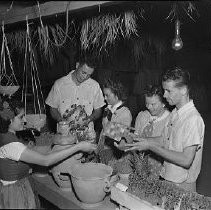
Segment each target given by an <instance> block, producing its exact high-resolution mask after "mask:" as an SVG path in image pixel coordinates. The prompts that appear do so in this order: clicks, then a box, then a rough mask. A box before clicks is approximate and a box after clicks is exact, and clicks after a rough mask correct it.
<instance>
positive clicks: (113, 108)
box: [108, 101, 122, 113]
mask: <svg viewBox="0 0 211 210" xmlns="http://www.w3.org/2000/svg"><path fill="white" fill-rule="evenodd" d="M121 105H122V101H119V102H118V103H117V104H115V105H114V106H113V107H111V105H110V104H109V105H108V109H110V110H111V112H112V113H114V112H115V111H116V110H117V108H118V107H119V106H121Z"/></svg>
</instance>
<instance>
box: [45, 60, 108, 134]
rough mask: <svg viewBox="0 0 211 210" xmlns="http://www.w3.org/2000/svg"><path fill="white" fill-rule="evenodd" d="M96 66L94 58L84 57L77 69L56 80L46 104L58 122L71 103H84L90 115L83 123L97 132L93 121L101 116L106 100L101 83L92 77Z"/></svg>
mask: <svg viewBox="0 0 211 210" xmlns="http://www.w3.org/2000/svg"><path fill="white" fill-rule="evenodd" d="M94 68H95V67H94V65H93V62H92V60H91V59H90V58H89V57H84V58H82V59H81V60H80V61H79V63H77V65H76V70H73V71H71V72H70V73H69V74H68V75H66V76H64V77H62V78H60V79H58V80H56V82H55V83H54V85H53V87H52V89H51V91H50V93H49V95H48V97H47V99H46V104H48V105H49V106H50V113H51V115H52V117H53V118H54V119H55V120H56V121H57V122H59V121H61V120H62V117H63V114H64V113H65V111H66V110H67V109H69V108H70V107H71V105H73V104H76V105H83V106H84V107H85V111H86V113H87V115H88V117H87V118H86V119H84V121H83V123H84V125H88V126H89V130H90V131H91V132H93V133H95V132H94V123H93V121H95V120H96V119H98V118H99V117H100V116H101V112H102V110H101V108H102V107H103V106H104V105H105V102H104V97H103V93H102V91H101V89H100V85H99V84H98V82H97V81H95V80H93V79H91V78H90V76H91V75H92V74H93V72H94Z"/></svg>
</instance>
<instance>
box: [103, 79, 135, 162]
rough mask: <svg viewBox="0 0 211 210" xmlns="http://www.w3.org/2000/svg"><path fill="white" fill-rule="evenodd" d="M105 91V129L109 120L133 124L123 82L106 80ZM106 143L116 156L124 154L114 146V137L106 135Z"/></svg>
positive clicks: (128, 124) (127, 124)
mask: <svg viewBox="0 0 211 210" xmlns="http://www.w3.org/2000/svg"><path fill="white" fill-rule="evenodd" d="M103 93H104V97H105V101H106V102H107V106H106V108H105V110H104V113H103V119H102V126H103V129H104V128H105V127H106V125H107V123H109V122H115V123H119V124H122V125H126V126H131V122H132V115H131V112H130V110H129V108H128V107H127V106H126V105H125V103H126V100H127V94H126V90H125V88H124V86H123V85H122V83H121V82H119V81H116V80H112V79H107V80H105V81H104V84H103ZM103 129H102V132H103ZM102 132H101V134H102ZM104 143H105V146H104V148H107V149H112V151H113V155H114V156H116V157H117V158H119V157H121V156H122V154H123V153H122V152H121V151H119V150H117V149H116V147H115V146H114V140H113V139H111V138H109V137H105V139H104Z"/></svg>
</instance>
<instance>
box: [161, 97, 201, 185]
mask: <svg viewBox="0 0 211 210" xmlns="http://www.w3.org/2000/svg"><path fill="white" fill-rule="evenodd" d="M204 129H205V125H204V121H203V119H202V117H201V115H200V114H199V112H198V111H197V109H196V108H195V106H194V104H193V101H192V100H191V101H190V102H188V103H187V104H185V105H184V106H183V107H181V108H180V109H179V110H177V109H176V108H175V109H174V110H173V111H172V113H171V114H170V120H169V122H168V124H167V126H166V127H165V132H164V141H165V145H166V148H167V149H169V150H173V151H177V152H183V151H184V149H185V148H187V147H190V146H194V145H197V146H198V147H197V151H196V154H195V157H194V160H193V163H192V165H191V166H190V168H189V169H185V168H183V167H180V166H178V165H175V164H173V163H170V162H167V161H165V162H164V170H163V171H162V173H161V176H162V177H163V178H164V179H166V180H168V181H172V182H175V183H183V182H186V183H193V182H195V181H196V179H197V177H198V175H199V173H200V170H201V162H202V149H203V141H204Z"/></svg>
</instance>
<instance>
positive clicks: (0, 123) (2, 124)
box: [0, 99, 24, 133]
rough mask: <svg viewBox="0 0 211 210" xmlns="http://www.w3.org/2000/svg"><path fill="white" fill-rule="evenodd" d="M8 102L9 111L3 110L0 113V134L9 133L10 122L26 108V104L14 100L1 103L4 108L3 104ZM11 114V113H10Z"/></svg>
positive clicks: (4, 100) (5, 100)
mask: <svg viewBox="0 0 211 210" xmlns="http://www.w3.org/2000/svg"><path fill="white" fill-rule="evenodd" d="M4 102H7V103H8V104H9V107H8V109H9V110H4V109H3V110H1V113H0V133H7V132H8V129H9V125H10V120H11V119H12V118H14V117H15V116H17V115H18V114H19V113H20V110H21V109H23V108H24V104H23V103H22V102H21V101H19V100H14V99H3V100H2V101H1V103H2V107H3V103H4ZM8 112H10V113H8Z"/></svg>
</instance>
